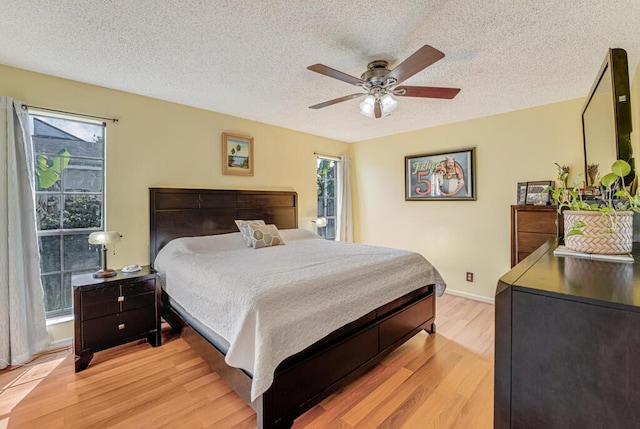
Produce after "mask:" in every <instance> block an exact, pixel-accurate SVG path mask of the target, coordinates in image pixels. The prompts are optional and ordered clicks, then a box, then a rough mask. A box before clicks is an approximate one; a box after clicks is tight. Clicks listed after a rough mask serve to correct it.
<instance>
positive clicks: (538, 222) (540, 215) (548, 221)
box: [518, 210, 558, 236]
mask: <svg viewBox="0 0 640 429" xmlns="http://www.w3.org/2000/svg"><path fill="white" fill-rule="evenodd" d="M557 219H558V213H557V212H556V211H549V212H529V211H524V210H523V211H519V212H518V232H519V233H522V232H523V231H524V232H541V233H547V234H553V235H554V236H555V234H557V231H558V227H557V225H556V221H557Z"/></svg>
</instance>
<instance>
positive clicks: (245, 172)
mask: <svg viewBox="0 0 640 429" xmlns="http://www.w3.org/2000/svg"><path fill="white" fill-rule="evenodd" d="M253 164H254V159H253V137H247V136H240V135H238V134H230V133H222V174H230V175H235V176H253Z"/></svg>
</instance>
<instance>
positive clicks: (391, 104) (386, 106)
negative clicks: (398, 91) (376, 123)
mask: <svg viewBox="0 0 640 429" xmlns="http://www.w3.org/2000/svg"><path fill="white" fill-rule="evenodd" d="M380 104H382V114H383V115H384V116H387V115H390V114H391V113H392V112H393V111H394V110H396V108H397V107H398V101H397V100H395V99H394V98H393V97H392V96H391V95H389V94H385V95H383V96H382V97H381V98H380Z"/></svg>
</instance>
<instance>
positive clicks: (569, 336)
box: [494, 241, 640, 429]
mask: <svg viewBox="0 0 640 429" xmlns="http://www.w3.org/2000/svg"><path fill="white" fill-rule="evenodd" d="M555 247H556V243H555V242H553V241H551V242H548V243H545V244H544V245H543V246H542V247H541V248H539V249H538V250H536V251H535V252H533V253H532V254H531V255H530V257H529V258H527V259H526V260H525V261H523V262H521V263H520V264H518V265H516V266H515V267H514V268H512V269H511V271H509V272H508V273H506V274H505V275H504V276H502V277H501V278H500V280H499V282H498V287H497V290H496V297H495V311H496V316H495V410H494V419H495V420H494V428H496V429H498V428H499V429H506V428H518V429H521V428H524V429H526V428H535V429H537V428H545V429H554V428H558V429H566V428H579V429H590V428H594V429H595V428H616V429H622V428H637V427H639V425H640V265H639V262H638V261H640V245H639V244H638V243H634V248H633V255H634V258H635V260H636V262H635V263H615V262H603V261H594V260H588V259H578V258H569V257H567V258H562V257H555V256H554V255H553V250H554V248H555Z"/></svg>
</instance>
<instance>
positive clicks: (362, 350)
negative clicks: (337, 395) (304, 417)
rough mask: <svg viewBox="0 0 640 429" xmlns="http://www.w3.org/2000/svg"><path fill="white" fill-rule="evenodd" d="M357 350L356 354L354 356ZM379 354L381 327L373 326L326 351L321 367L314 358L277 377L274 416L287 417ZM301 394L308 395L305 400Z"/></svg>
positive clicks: (274, 391) (274, 388)
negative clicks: (302, 404)
mask: <svg viewBox="0 0 640 429" xmlns="http://www.w3.org/2000/svg"><path fill="white" fill-rule="evenodd" d="M353 350H357V353H353ZM377 353H378V327H377V326H372V327H371V328H369V329H367V330H366V331H364V332H363V333H362V335H358V336H357V337H355V338H351V339H349V340H346V341H344V342H342V343H338V344H337V345H336V346H334V347H333V348H331V349H329V350H327V351H325V353H323V355H322V356H321V357H322V365H319V364H318V360H320V359H317V358H316V359H314V358H311V359H309V360H307V361H305V362H304V363H302V364H300V365H297V366H294V367H293V368H291V369H287V370H285V371H284V372H283V373H282V374H278V376H277V377H276V381H275V382H274V383H273V393H274V395H275V396H276V397H277V398H278V401H277V402H276V405H274V409H273V413H274V415H275V416H282V415H285V414H286V413H287V412H288V411H291V410H293V409H294V408H296V406H298V405H299V404H300V403H301V402H304V401H301V399H304V400H307V399H311V398H312V397H313V396H315V395H317V394H319V393H320V392H322V390H324V388H325V387H326V386H328V385H331V384H332V383H334V382H336V381H338V380H340V379H341V378H342V377H344V376H346V375H347V374H349V373H350V372H352V371H353V370H355V369H356V368H358V367H359V366H360V365H362V364H364V363H365V362H367V361H368V360H369V359H371V358H373V357H374V356H375V355H376V354H377ZM302 395H305V396H307V397H306V398H302Z"/></svg>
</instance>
